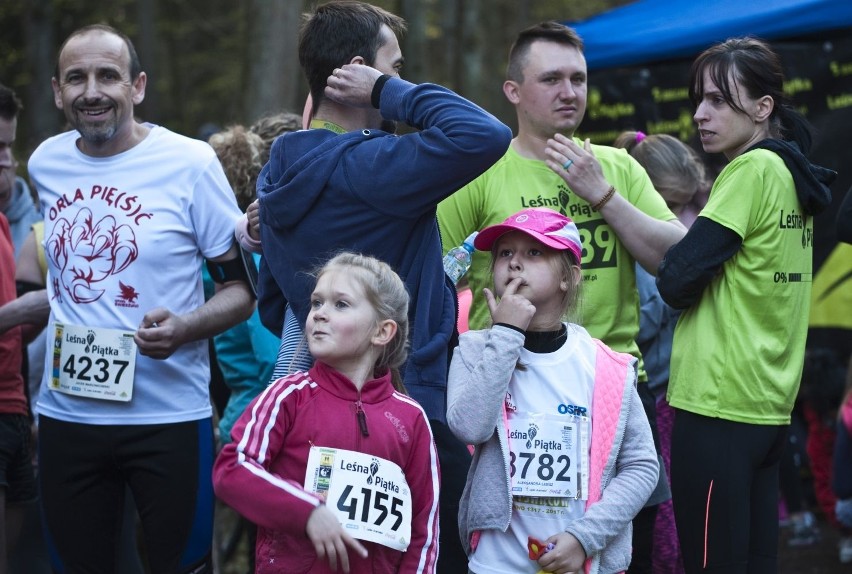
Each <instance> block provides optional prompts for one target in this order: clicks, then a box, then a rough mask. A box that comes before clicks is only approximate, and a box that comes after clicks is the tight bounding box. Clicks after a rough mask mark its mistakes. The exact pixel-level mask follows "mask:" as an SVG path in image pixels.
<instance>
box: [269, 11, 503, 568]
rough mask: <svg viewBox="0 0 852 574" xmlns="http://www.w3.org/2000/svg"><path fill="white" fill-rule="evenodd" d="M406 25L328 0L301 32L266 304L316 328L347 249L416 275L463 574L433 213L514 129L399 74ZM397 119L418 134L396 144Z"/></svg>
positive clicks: (426, 401) (275, 315)
mask: <svg viewBox="0 0 852 574" xmlns="http://www.w3.org/2000/svg"><path fill="white" fill-rule="evenodd" d="M404 30H405V23H404V21H403V20H402V19H401V18H399V17H397V16H395V15H393V14H390V13H388V12H386V11H384V10H382V9H381V8H377V7H375V6H371V5H369V4H364V3H352V2H345V3H344V2H329V3H327V4H324V5H322V6H319V7H318V8H317V9H316V10H315V12H314V13H313V14H312V15H311V16H310V18H309V19H308V20H307V21H306V23H305V25H304V26H303V28H302V33H301V36H300V40H299V61H300V63H301V65H302V68H303V70H304V72H305V75H306V76H307V78H308V82H309V84H310V90H311V98H312V100H313V106H314V107H313V113H312V121H311V124H310V127H311V129H309V130H305V131H300V132H293V133H288V134H285V135H283V136H281V137H280V138H278V139H277V140H276V141H275V143H274V144H273V146H272V151H271V154H270V159H269V163H268V164H267V165H266V166H265V167H264V168H263V171H262V172H261V175H260V177H259V179H258V197H259V198H260V238H261V242H262V244H263V253H264V257H263V259H262V260H261V268H260V278H259V309H260V313H261V317H262V318H263V319H264V324H265V325H267V326H270V327H271V328H273V330H274V329H276V328H280V325H281V323H282V320H283V316H284V311H283V309H284V305H283V303H284V301H285V299H286V301H287V302H289V304H290V306H291V308H292V310H293V312H294V313H295V315H296V317H297V319H298V322H299V325H300V326H301V327H302V328H304V324H305V319H306V318H307V314H308V310H309V307H310V300H309V299H310V294H311V290H312V288H313V283H314V281H313V279H312V277H311V276H310V272H311V271H313V270H314V269H316V268H318V267H319V266H320V265H321V264H322V263H323V262H324V261H326V260H327V259H328V258H329V257H330V256H331V255H333V254H334V253H336V252H338V251H341V250H344V249H345V250H349V251H357V252H361V253H364V254H368V255H372V256H375V257H377V258H379V259H382V260H384V261H386V262H387V263H388V264H390V265H391V266H392V267H393V268H394V270H395V271H397V273H399V275H400V276H401V277H402V279H403V280H404V281H405V285H406V287H407V288H408V291H409V294H410V296H411V305H410V306H409V313H410V324H411V331H410V333H411V334H410V345H411V352H410V354H409V359H408V362H407V363H406V365H405V367H403V369H402V374H403V381H404V383H405V386H406V388H407V390H408V392H409V394H410V395H411V396H412V397H414V398H415V399H416V400H417V401H418V402H419V403H420V404H421V405H422V406H423V408H424V409H425V411H426V414H427V416H428V417H429V419H430V421H431V422H432V426H433V431H434V432H435V437H436V443H437V445H438V449H439V456H440V459H441V463H442V464H441V466H442V469H443V471H442V492H441V512H442V514H441V531H442V535H441V560H440V562H439V564H438V571H439V572H454V571H459V569H463V568H464V567H465V565H466V558H465V556H464V553H463V551H462V550H461V546H460V543H459V540H458V529H457V526H456V523H457V518H456V514H457V508H458V499H459V497H460V494H461V486H462V485H463V484H464V480H465V474H466V466H465V464H463V463H464V462H467V461H469V457H468V454H467V452H466V450H465V449H464V445H461V443H459V442H458V441H456V440H455V439H454V438H453V437H452V435H451V433H450V432H449V430H448V429H447V427H446V424H445V420H446V418H445V416H446V387H447V368H448V358H449V351H450V350H451V349H450V345H451V341H452V340H453V339H454V334H455V325H456V315H457V311H456V293H455V288H454V286H453V285H452V284H451V283H450V282H449V280H448V279H447V277H446V275H445V274H444V270H443V265H442V262H441V259H442V250H441V238H440V235H439V232H438V225H437V222H436V217H435V212H436V207H437V205H438V203H439V202H440V201H441V200H442V199H444V198H446V197H447V196H449V195H451V194H452V193H453V192H455V191H456V190H457V189H458V188H460V187H461V186H463V185H465V184H466V183H468V182H470V181H471V180H473V179H474V178H475V177H477V176H478V175H479V174H481V173H482V172H484V171H485V170H486V169H488V168H489V167H490V166H491V165H492V164H493V163H494V162H495V161H497V160H498V159H499V158H500V157H501V156H502V155H503V154H504V153H505V151H506V149H507V148H508V146H509V142H510V140H511V137H512V134H511V130H510V129H509V128H508V127H507V126H505V125H504V124H502V123H501V122H499V121H498V120H497V119H496V118H494V117H493V116H492V115H491V114H489V113H488V112H486V111H485V110H483V109H481V108H480V107H478V106H477V105H475V104H473V103H471V102H469V101H467V100H465V99H464V98H462V97H460V96H458V95H456V94H454V93H453V92H451V91H449V90H447V89H445V88H443V87H440V86H436V85H433V84H421V85H415V84H411V83H409V82H406V81H405V80H402V79H400V77H399V71H400V69H401V67H402V63H403V58H402V53H401V51H400V48H399V42H398V40H397V36H398V34H400V33H401V32H403V31H404ZM397 121H401V122H405V123H406V124H408V125H409V126H412V127H413V128H416V129H417V130H418V131H417V132H416V133H412V134H407V135H403V136H396V135H394V131H395V128H394V124H395V122H397ZM282 294H283V296H282ZM277 332H280V331H277ZM466 457H468V458H466Z"/></svg>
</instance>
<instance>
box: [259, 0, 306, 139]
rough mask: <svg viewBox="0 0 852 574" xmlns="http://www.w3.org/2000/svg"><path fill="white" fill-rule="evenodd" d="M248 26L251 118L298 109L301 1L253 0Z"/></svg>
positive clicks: (300, 105)
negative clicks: (249, 24) (250, 20)
mask: <svg viewBox="0 0 852 574" xmlns="http://www.w3.org/2000/svg"><path fill="white" fill-rule="evenodd" d="M250 5H251V19H252V22H251V26H250V28H249V30H250V31H249V54H248V56H249V57H248V64H247V65H248V68H249V74H248V86H246V88H247V90H246V93H247V101H246V106H245V109H246V112H247V115H248V121H249V123H250V122H253V121H255V120H256V119H258V118H260V117H262V116H264V115H266V114H269V113H276V112H280V111H283V110H286V111H296V112H299V111H301V109H302V106H303V104H304V98H305V94H299V93H298V89H299V85H300V82H299V79H300V78H301V70H300V68H299V55H298V43H299V24H300V16H301V13H302V3H301V2H295V1H288V2H279V1H277V0H251V4H250Z"/></svg>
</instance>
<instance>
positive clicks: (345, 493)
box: [305, 446, 412, 551]
mask: <svg viewBox="0 0 852 574" xmlns="http://www.w3.org/2000/svg"><path fill="white" fill-rule="evenodd" d="M305 489H306V490H309V491H310V492H313V493H315V494H317V495H319V496H321V497H323V498H324V499H325V503H326V507H327V508H328V509H329V510H331V511H332V512H333V513H334V514H335V515H336V516H337V519H338V520H339V521H340V524H341V525H342V526H343V528H344V529H345V530H346V531H347V532H348V533H349V535H350V536H352V537H353V538H358V539H360V540H369V541H371V542H377V543H378V544H382V545H384V546H387V547H389V548H393V549H394V550H401V551H404V550H405V549H406V548H408V545H409V543H410V542H411V512H412V510H411V491H410V490H409V489H408V482H407V481H406V480H405V474H403V472H402V469H401V468H400V467H399V466H397V465H396V464H394V463H393V462H391V461H389V460H385V459H383V458H380V457H377V456H373V455H369V454H364V453H362V452H356V451H351V450H344V449H336V448H325V447H316V446H313V447H311V451H310V454H309V455H308V467H307V470H306V471H305Z"/></svg>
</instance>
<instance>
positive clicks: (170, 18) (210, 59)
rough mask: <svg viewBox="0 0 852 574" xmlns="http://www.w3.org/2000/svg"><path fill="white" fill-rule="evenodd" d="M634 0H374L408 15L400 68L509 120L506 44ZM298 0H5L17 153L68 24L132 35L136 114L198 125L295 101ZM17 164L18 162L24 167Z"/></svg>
mask: <svg viewBox="0 0 852 574" xmlns="http://www.w3.org/2000/svg"><path fill="white" fill-rule="evenodd" d="M628 1H629V0H587V1H586V2H577V1H575V0H374V3H375V4H377V5H379V6H382V7H384V8H387V9H388V10H391V11H393V12H395V13H396V14H399V15H401V16H403V17H404V18H405V19H406V20H407V21H408V24H409V31H408V33H407V34H406V36H405V37H404V38H403V39H402V49H403V53H404V55H405V58H406V65H405V68H404V70H403V76H404V77H405V78H406V79H409V80H411V81H413V82H425V81H430V82H436V83H440V84H443V85H446V86H448V87H450V88H452V89H454V90H456V91H457V92H459V93H461V94H462V95H464V96H466V97H468V98H470V99H472V100H473V101H475V102H477V103H479V104H480V105H482V106H483V107H485V108H486V109H488V110H489V111H491V112H492V113H494V114H495V115H497V116H498V117H500V118H501V119H502V120H503V121H504V122H506V123H507V124H509V125H513V124H514V113H513V111H512V109H511V107H510V106H509V104H508V103H507V102H506V101H505V98H504V97H503V93H502V89H501V86H502V82H503V77H504V67H505V60H506V55H507V53H508V48H509V45H510V43H511V41H512V39H513V38H514V36H515V34H516V33H517V32H518V31H519V30H520V29H522V28H524V27H526V26H528V25H530V24H533V23H535V22H538V21H541V20H548V19H554V20H560V21H576V20H582V19H584V18H587V17H589V16H592V15H594V14H597V13H599V12H602V11H604V10H608V9H610V8H614V7H616V6H620V5H623V4H626V3H628ZM312 3H313V2H308V1H304V0H244V1H238V2H235V1H234V0H112V1H111V2H95V1H94V0H25V1H22V0H17V1H11V2H2V3H0V29H2V30H3V34H0V82H3V83H5V84H7V85H9V86H10V87H12V88H13V89H15V90H16V91H17V92H18V95H19V96H20V97H21V98H22V99H23V101H24V106H25V110H24V112H23V115H22V117H21V119H20V122H19V128H18V142H17V144H16V148H17V149H16V151H17V154H18V157H19V158H20V160H21V161H22V163H23V162H25V161H26V158H27V157H28V156H29V154H30V153H31V152H32V150H33V149H35V147H36V146H37V145H38V144H39V143H40V142H41V141H42V140H43V139H45V138H46V137H49V136H50V135H53V134H55V133H58V132H59V131H61V130H62V129H63V126H64V125H65V120H64V117H63V116H62V114H61V112H59V111H58V110H57V109H56V107H55V106H54V104H53V92H52V90H51V87H50V78H51V77H52V76H53V71H54V69H55V65H56V54H57V51H58V48H59V45H60V43H61V42H62V41H63V40H64V39H65V38H66V37H67V35H68V34H69V33H70V32H71V31H73V30H74V29H76V28H78V27H80V26H84V25H87V24H92V23H106V24H110V25H112V26H115V27H116V28H118V29H120V30H122V31H123V32H125V33H126V34H127V35H128V36H130V38H131V39H132V40H133V41H134V44H135V45H136V49H137V51H138V52H139V57H140V59H141V61H142V67H143V69H144V70H145V71H146V73H147V74H148V77H149V84H148V90H147V92H146V97H145V101H144V102H143V103H142V105H140V106H138V108H137V114H138V116H139V118H140V119H142V120H146V121H150V122H153V123H157V124H161V125H164V126H166V127H168V128H170V129H172V130H174V131H177V132H180V133H183V134H186V135H189V136H198V135H199V133H201V131H202V130H203V128H204V127H205V125H210V124H214V125H217V126H225V125H227V124H229V123H237V122H238V123H251V122H252V121H254V120H255V119H257V118H258V117H260V116H262V115H264V114H266V113H269V112H273V111H282V110H287V111H295V112H301V110H302V107H303V103H304V98H305V95H306V94H307V87H306V84H305V81H304V78H303V77H302V73H301V70H300V68H299V63H298V55H297V42H298V32H299V25H300V23H301V14H302V12H304V11H305V10H306V9H308V8H309V7H310V5H311V4H312ZM21 173H23V172H21Z"/></svg>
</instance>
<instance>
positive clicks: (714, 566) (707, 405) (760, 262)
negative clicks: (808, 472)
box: [657, 38, 833, 574]
mask: <svg viewBox="0 0 852 574" xmlns="http://www.w3.org/2000/svg"><path fill="white" fill-rule="evenodd" d="M783 81H784V76H783V72H782V68H781V63H780V61H779V59H778V56H777V55H776V54H775V53H774V52H773V51H772V50H771V49H770V47H769V46H768V45H767V44H766V43H764V42H762V41H760V40H756V39H754V38H736V39H731V40H727V41H726V42H723V43H721V44H718V45H716V46H713V47H711V48H709V49H707V50H706V51H704V52H703V53H702V54H701V55H699V56H698V58H697V59H696V61H695V62H694V64H693V66H692V71H691V74H690V82H689V91H690V98H691V100H692V102H693V104H694V105H695V107H696V110H695V115H694V120H695V122H696V124H697V126H698V134H699V136H700V138H701V145H702V146H703V148H704V151H706V152H708V153H722V154H724V155H725V157H726V158H727V159H728V161H729V163H728V165H727V166H726V167H725V169H724V170H723V171H722V172H721V173H720V174H719V176H718V177H717V179H716V181H715V183H714V185H713V189H712V190H711V192H710V199H709V200H708V202H707V205H706V206H705V207H704V209H703V210H702V212H701V214H700V215H699V217H698V218H697V219H696V221H695V223H694V224H693V226H692V227H691V228H690V230H689V232H688V233H687V234H686V236H685V237H684V239H683V240H682V241H681V242H680V243H678V244H677V245H675V246H674V247H673V248H672V249H671V250H670V251H669V252H668V254H667V255H666V257H665V259H664V260H663V263H662V264H661V266H660V269H659V273H658V279H657V284H658V287H659V290H660V294H661V295H662V297H663V299H664V300H665V301H666V302H667V303H668V304H669V305H671V306H673V307H675V308H679V309H684V311H683V313H682V315H681V317H680V319H679V321H678V324H677V327H676V328H675V335H674V343H673V348H672V360H671V375H670V383H669V389H668V396H667V398H668V401H669V403H670V404H671V406H672V407H673V408H674V409H675V423H674V430H673V434H672V462H671V470H672V476H671V480H672V494H673V502H674V508H675V518H676V522H677V529H678V537H679V539H680V544H681V548H682V551H683V559H684V567H685V569H686V572H687V573H692V572H702V573H707V572H726V573H733V572H736V573H740V572H741V573H743V574H745V572H749V574H754V573H762V572H766V573H770V572H776V571H777V551H778V462H779V458H780V455H781V452H782V451H783V448H784V444H785V442H786V436H787V427H788V425H789V422H790V412H791V410H792V407H793V401H794V400H795V397H796V392H797V390H798V385H799V376H800V373H801V370H802V360H803V355H804V349H805V339H806V336H807V320H808V313H809V308H810V307H809V306H810V294H811V283H810V274H811V270H812V249H813V247H812V244H813V217H812V215H813V214H815V213H817V212H818V211H821V210H822V209H823V208H824V207H825V206H826V205H827V204H828V203H829V202H830V193H829V190H828V187H827V184H828V183H830V181H831V179H832V176H833V172H830V171H829V170H825V169H823V168H820V167H818V166H814V165H812V164H810V162H809V161H808V160H807V158H806V157H805V156H804V154H805V153H807V151H808V149H809V147H810V143H811V139H810V135H809V132H808V128H807V123H806V122H805V120H804V118H803V117H802V116H801V115H799V114H798V113H797V112H796V111H795V110H794V109H793V108H792V107H791V106H790V105H789V103H788V102H787V100H786V97H785V95H784V92H783Z"/></svg>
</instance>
